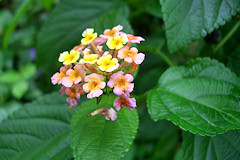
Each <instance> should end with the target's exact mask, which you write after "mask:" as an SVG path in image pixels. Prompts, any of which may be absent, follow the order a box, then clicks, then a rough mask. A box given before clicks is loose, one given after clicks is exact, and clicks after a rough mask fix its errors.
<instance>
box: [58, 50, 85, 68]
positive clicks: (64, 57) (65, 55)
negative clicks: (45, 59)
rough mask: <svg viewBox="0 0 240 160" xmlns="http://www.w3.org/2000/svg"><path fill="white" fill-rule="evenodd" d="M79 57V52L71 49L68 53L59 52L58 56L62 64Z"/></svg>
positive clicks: (71, 61)
mask: <svg viewBox="0 0 240 160" xmlns="http://www.w3.org/2000/svg"><path fill="white" fill-rule="evenodd" d="M79 57H80V52H78V51H75V50H71V51H70V53H68V51H65V52H63V53H61V54H60V57H59V58H58V61H59V62H63V64H64V65H69V64H71V63H74V62H76V61H77V60H78V59H79Z"/></svg>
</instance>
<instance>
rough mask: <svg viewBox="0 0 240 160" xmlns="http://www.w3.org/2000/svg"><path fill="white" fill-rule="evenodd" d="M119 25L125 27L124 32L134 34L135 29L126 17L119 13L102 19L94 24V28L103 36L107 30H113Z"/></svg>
mask: <svg viewBox="0 0 240 160" xmlns="http://www.w3.org/2000/svg"><path fill="white" fill-rule="evenodd" d="M119 24H120V25H122V26H123V30H122V31H123V32H125V33H127V34H133V29H132V27H131V25H130V23H129V22H128V20H127V19H126V17H124V16H122V15H121V14H119V13H118V12H113V13H110V14H107V15H104V16H102V17H100V18H99V19H97V20H96V21H95V22H94V24H93V28H94V29H95V30H96V32H98V33H99V34H102V33H103V31H104V30H105V29H112V28H113V27H115V26H117V25H119Z"/></svg>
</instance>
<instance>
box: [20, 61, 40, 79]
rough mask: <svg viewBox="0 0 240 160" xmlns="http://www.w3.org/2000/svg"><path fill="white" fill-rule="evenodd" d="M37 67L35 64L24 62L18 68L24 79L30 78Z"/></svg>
mask: <svg viewBox="0 0 240 160" xmlns="http://www.w3.org/2000/svg"><path fill="white" fill-rule="evenodd" d="M36 71H37V68H36V65H35V64H31V63H29V64H25V65H24V66H22V67H21V69H20V74H21V76H22V77H23V78H24V79H30V78H31V77H33V76H34V74H35V73H36Z"/></svg>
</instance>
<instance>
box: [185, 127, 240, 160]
mask: <svg viewBox="0 0 240 160" xmlns="http://www.w3.org/2000/svg"><path fill="white" fill-rule="evenodd" d="M182 147H183V152H184V153H183V158H182V159H185V160H190V159H194V160H203V159H204V160H233V159H236V160H237V159H240V130H234V131H228V132H227V133H225V134H222V135H217V136H215V137H207V136H205V137H202V136H199V135H194V134H191V133H184V134H183V146H182Z"/></svg>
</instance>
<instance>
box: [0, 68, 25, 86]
mask: <svg viewBox="0 0 240 160" xmlns="http://www.w3.org/2000/svg"><path fill="white" fill-rule="evenodd" d="M20 80H21V76H20V74H19V73H18V72H17V71H15V70H9V71H6V72H3V73H2V75H0V82H2V83H6V84H14V83H16V82H18V81H20Z"/></svg>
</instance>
